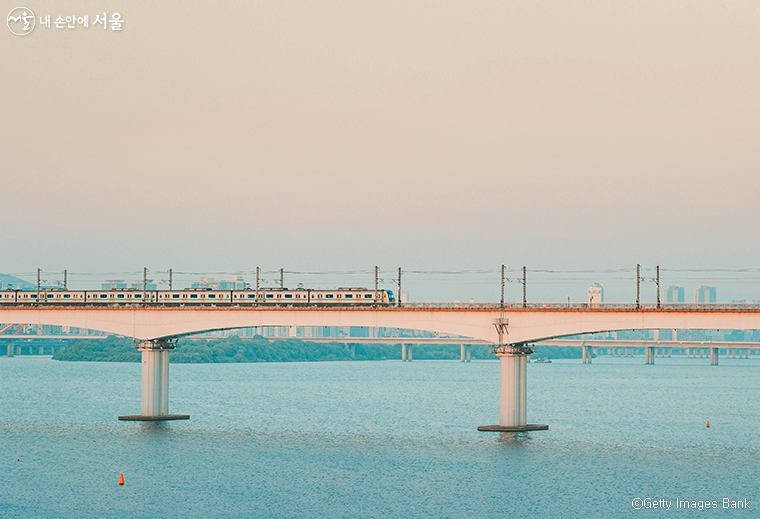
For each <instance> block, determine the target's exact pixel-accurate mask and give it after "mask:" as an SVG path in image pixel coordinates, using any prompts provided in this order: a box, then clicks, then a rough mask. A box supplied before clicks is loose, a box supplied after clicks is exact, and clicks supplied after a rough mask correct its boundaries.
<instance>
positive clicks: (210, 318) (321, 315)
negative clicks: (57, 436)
mask: <svg viewBox="0 0 760 519" xmlns="http://www.w3.org/2000/svg"><path fill="white" fill-rule="evenodd" d="M0 322H6V323H10V322H13V323H23V324H39V325H58V326H70V327H78V328H87V329H92V330H99V331H103V332H107V333H111V334H117V335H123V336H127V337H133V338H135V339H136V340H137V341H138V349H139V350H140V351H141V352H142V401H141V414H140V415H136V416H122V417H120V419H128V420H170V419H181V418H187V415H172V414H170V413H169V355H168V354H169V351H170V350H172V349H174V347H175V339H178V338H180V337H182V336H185V335H191V334H195V333H199V332H204V331H211V330H223V329H234V328H248V327H257V326H293V327H295V326H356V327H362V326H363V327H383V328H399V329H410V330H420V331H428V332H433V333H438V334H441V335H446V336H449V337H461V338H469V339H473V340H477V341H484V342H487V343H489V344H493V345H494V353H495V354H496V355H498V357H499V362H500V370H499V424H498V425H493V426H482V427H479V429H480V430H494V431H526V430H536V429H546V428H547V426H545V425H540V424H529V423H528V422H527V413H526V411H527V377H526V375H527V373H526V365H527V361H528V357H529V355H530V353H531V349H530V348H529V347H528V346H527V344H528V343H532V342H537V341H541V340H546V339H552V338H557V337H564V336H568V335H577V334H583V333H594V332H607V331H619V330H647V329H680V330H683V329H718V330H720V329H727V330H731V329H736V330H755V329H760V305H745V304H736V305H715V304H706V305H682V304H673V305H644V304H641V305H638V304H637V305H628V304H598V305H587V304H582V305H565V304H550V303H546V304H540V303H538V304H537V303H531V304H504V305H500V304H490V303H486V304H460V303H456V304H446V303H444V304H440V303H414V304H409V303H405V304H403V305H401V306H375V307H351V306H340V305H335V306H321V307H314V306H301V307H296V306H263V305H260V306H256V305H253V306H234V305H230V306H201V307H169V306H160V305H150V304H148V305H142V306H140V305H136V306H73V305H72V306H55V307H46V306H44V305H38V306H28V305H27V306H5V307H3V308H0ZM400 342H403V341H402V340H400Z"/></svg>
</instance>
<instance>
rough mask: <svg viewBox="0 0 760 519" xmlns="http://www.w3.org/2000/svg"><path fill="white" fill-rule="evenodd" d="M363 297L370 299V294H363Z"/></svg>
mask: <svg viewBox="0 0 760 519" xmlns="http://www.w3.org/2000/svg"><path fill="white" fill-rule="evenodd" d="M364 299H372V294H364Z"/></svg>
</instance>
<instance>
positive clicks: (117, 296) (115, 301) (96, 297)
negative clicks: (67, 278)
mask: <svg viewBox="0 0 760 519" xmlns="http://www.w3.org/2000/svg"><path fill="white" fill-rule="evenodd" d="M85 296H86V297H85V302H86V303H87V304H94V305H140V304H145V303H155V302H156V292H155V291H152V290H148V291H147V292H143V291H142V290H135V289H130V288H115V289H112V290H87V291H86V292H85ZM143 296H144V297H143Z"/></svg>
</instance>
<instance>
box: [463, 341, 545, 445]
mask: <svg viewBox="0 0 760 519" xmlns="http://www.w3.org/2000/svg"><path fill="white" fill-rule="evenodd" d="M493 352H494V353H495V354H496V355H498V357H499V425H481V426H479V427H478V430H479V431H498V432H525V431H541V430H546V429H548V428H549V426H548V425H544V424H529V423H528V420H527V407H528V405H527V404H528V359H529V358H530V355H531V354H532V353H533V349H532V348H530V347H529V346H526V345H525V344H504V345H500V346H497V347H495V348H494V350H493Z"/></svg>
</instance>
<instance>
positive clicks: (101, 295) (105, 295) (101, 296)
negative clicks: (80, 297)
mask: <svg viewBox="0 0 760 519" xmlns="http://www.w3.org/2000/svg"><path fill="white" fill-rule="evenodd" d="M107 297H108V294H100V298H101V299H105V298H107Z"/></svg>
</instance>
